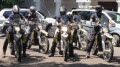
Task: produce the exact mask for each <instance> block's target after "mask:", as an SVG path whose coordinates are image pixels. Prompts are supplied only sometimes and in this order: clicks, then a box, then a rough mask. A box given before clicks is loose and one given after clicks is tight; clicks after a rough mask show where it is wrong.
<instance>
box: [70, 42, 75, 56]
mask: <svg viewBox="0 0 120 67" xmlns="http://www.w3.org/2000/svg"><path fill="white" fill-rule="evenodd" d="M73 49H74V48H73V44H72V43H70V44H69V56H70V57H75V55H74V51H73Z"/></svg>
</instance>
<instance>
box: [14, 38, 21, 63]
mask: <svg viewBox="0 0 120 67" xmlns="http://www.w3.org/2000/svg"><path fill="white" fill-rule="evenodd" d="M21 52H22V41H21V39H19V40H18V41H17V42H16V47H15V56H16V57H17V61H18V62H20V61H21Z"/></svg>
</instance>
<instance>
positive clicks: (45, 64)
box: [0, 38, 120, 67]
mask: <svg viewBox="0 0 120 67" xmlns="http://www.w3.org/2000/svg"><path fill="white" fill-rule="evenodd" d="M49 41H50V44H51V42H52V39H49ZM3 42H4V38H0V67H120V47H114V58H113V60H112V62H111V63H108V62H105V61H104V60H103V58H102V53H99V54H98V56H93V55H91V58H89V59H86V58H85V54H86V53H85V52H84V51H80V50H75V52H74V53H75V55H76V56H75V58H71V59H70V60H69V61H68V62H65V61H64V60H63V57H62V56H61V55H59V54H58V50H57V51H56V54H55V56H54V57H48V55H49V53H48V54H41V53H39V52H38V46H32V48H31V49H30V50H27V58H22V62H17V60H16V58H15V57H14V56H12V55H10V50H9V48H8V49H7V54H6V57H5V58H2V46H3Z"/></svg>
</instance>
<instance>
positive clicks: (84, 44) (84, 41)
mask: <svg viewBox="0 0 120 67" xmlns="http://www.w3.org/2000/svg"><path fill="white" fill-rule="evenodd" d="M80 45H81V48H80V49H81V50H83V51H85V50H86V48H87V36H85V35H83V36H81V41H80Z"/></svg>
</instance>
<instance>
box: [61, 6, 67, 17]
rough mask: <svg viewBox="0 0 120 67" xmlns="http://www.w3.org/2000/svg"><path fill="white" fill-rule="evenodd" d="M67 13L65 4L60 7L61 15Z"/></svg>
mask: <svg viewBox="0 0 120 67" xmlns="http://www.w3.org/2000/svg"><path fill="white" fill-rule="evenodd" d="M65 14H66V8H65V7H64V6H62V7H61V8H60V15H65Z"/></svg>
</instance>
